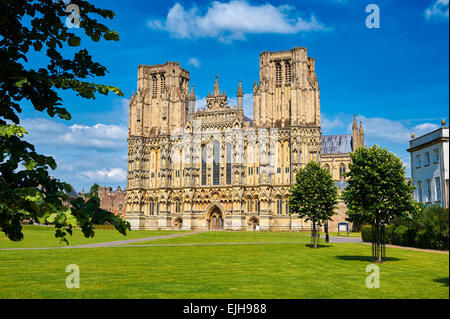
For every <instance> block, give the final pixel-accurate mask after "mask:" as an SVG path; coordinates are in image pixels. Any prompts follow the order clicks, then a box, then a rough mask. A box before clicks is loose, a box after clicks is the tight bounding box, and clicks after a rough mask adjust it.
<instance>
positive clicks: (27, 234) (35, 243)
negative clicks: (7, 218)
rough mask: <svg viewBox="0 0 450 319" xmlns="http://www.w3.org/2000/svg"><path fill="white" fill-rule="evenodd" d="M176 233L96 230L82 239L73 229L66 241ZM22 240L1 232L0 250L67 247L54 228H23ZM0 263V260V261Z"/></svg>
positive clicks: (121, 238) (171, 232)
mask: <svg viewBox="0 0 450 319" xmlns="http://www.w3.org/2000/svg"><path fill="white" fill-rule="evenodd" d="M175 232H176V231H148V230H133V231H129V232H127V235H126V236H124V235H122V234H120V233H119V232H118V231H117V230H114V229H98V230H95V236H94V237H93V238H86V237H84V235H83V233H82V232H81V230H80V229H74V230H73V235H72V236H70V235H68V236H67V240H68V241H69V244H70V245H71V246H75V245H84V244H94V243H102V242H108V241H115V240H127V239H134V238H143V237H153V236H162V235H169V234H173V233H175ZM23 233H24V239H23V240H22V241H19V242H13V241H11V240H9V239H8V238H7V237H6V236H5V234H4V233H3V232H0V248H30V247H62V246H67V244H66V243H61V242H60V240H59V239H57V238H55V228H53V227H46V226H36V225H24V226H23ZM0 261H1V259H0Z"/></svg>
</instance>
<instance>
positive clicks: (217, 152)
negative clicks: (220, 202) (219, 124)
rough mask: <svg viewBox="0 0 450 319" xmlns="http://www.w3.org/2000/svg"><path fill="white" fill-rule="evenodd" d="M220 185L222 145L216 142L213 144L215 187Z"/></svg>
mask: <svg viewBox="0 0 450 319" xmlns="http://www.w3.org/2000/svg"><path fill="white" fill-rule="evenodd" d="M219 184H220V145H219V142H217V141H215V142H214V144H213V185H219Z"/></svg>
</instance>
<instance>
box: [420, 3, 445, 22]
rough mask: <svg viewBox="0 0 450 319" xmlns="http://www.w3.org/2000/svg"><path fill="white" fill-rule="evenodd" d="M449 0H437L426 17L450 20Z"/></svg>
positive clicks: (426, 11)
mask: <svg viewBox="0 0 450 319" xmlns="http://www.w3.org/2000/svg"><path fill="white" fill-rule="evenodd" d="M448 8H449V0H435V1H434V3H433V4H432V5H431V6H430V7H428V8H427V9H426V10H425V12H424V15H425V19H427V20H429V21H431V20H433V21H442V20H447V21H448Z"/></svg>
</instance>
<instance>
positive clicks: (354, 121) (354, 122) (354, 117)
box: [352, 114, 358, 130]
mask: <svg viewBox="0 0 450 319" xmlns="http://www.w3.org/2000/svg"><path fill="white" fill-rule="evenodd" d="M352 129H353V130H357V129H358V123H356V114H353V126H352Z"/></svg>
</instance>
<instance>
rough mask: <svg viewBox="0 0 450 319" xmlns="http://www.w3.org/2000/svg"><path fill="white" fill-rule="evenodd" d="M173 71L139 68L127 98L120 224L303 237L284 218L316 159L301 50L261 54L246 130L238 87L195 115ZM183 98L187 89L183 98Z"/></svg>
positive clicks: (171, 65)
mask: <svg viewBox="0 0 450 319" xmlns="http://www.w3.org/2000/svg"><path fill="white" fill-rule="evenodd" d="M189 81H190V78H189V72H188V71H186V70H184V69H182V68H181V67H180V64H179V63H175V62H167V63H165V64H159V65H151V66H149V65H140V66H139V68H138V83H137V92H136V94H132V96H131V98H130V116H129V138H128V176H127V195H126V201H127V220H129V221H130V223H131V225H132V228H134V229H185V230H220V229H224V230H255V229H260V230H288V231H289V230H305V229H309V227H310V225H309V224H308V223H306V222H304V221H303V220H301V219H299V218H297V216H295V215H292V216H291V215H289V207H288V205H287V197H288V195H289V188H290V186H291V184H292V183H293V182H294V180H295V173H296V171H297V170H298V169H299V168H300V167H303V166H304V165H305V164H306V163H307V162H308V161H310V160H314V161H319V160H320V152H321V128H320V91H319V84H318V80H317V76H316V73H315V62H314V58H311V57H308V56H307V50H306V48H301V47H297V48H294V49H292V50H288V51H280V52H267V51H265V52H263V53H261V55H260V82H259V84H258V83H257V82H256V81H255V84H254V86H253V121H252V120H250V119H248V118H247V117H246V116H244V112H243V96H244V93H243V90H242V85H241V82H239V87H238V90H237V105H236V106H233V105H229V104H228V101H227V95H226V94H225V93H224V92H222V91H220V87H219V83H218V79H217V76H216V81H215V84H214V91H213V92H211V93H209V94H208V96H207V97H206V105H204V106H200V107H199V108H198V109H197V110H196V109H195V107H194V106H195V99H196V98H195V94H194V89H193V87H191V88H190V86H189ZM189 89H190V90H189Z"/></svg>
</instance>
